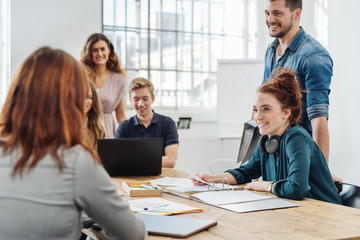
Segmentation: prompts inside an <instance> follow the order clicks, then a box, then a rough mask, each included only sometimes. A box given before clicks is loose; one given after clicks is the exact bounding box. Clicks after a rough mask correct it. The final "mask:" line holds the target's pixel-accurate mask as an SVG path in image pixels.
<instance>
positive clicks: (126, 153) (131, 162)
mask: <svg viewBox="0 0 360 240" xmlns="http://www.w3.org/2000/svg"><path fill="white" fill-rule="evenodd" d="M97 145H98V146H97V147H98V154H99V156H100V158H101V160H102V162H103V165H104V168H105V169H106V171H107V172H108V173H109V175H110V176H112V177H116V176H155V175H159V174H161V164H162V153H163V139H162V138H121V139H98V144H97Z"/></svg>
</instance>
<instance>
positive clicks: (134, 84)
mask: <svg viewBox="0 0 360 240" xmlns="http://www.w3.org/2000/svg"><path fill="white" fill-rule="evenodd" d="M140 88H148V89H149V91H150V94H151V97H152V98H154V97H155V94H154V85H153V84H152V82H151V81H150V80H149V79H146V78H142V77H139V78H135V79H134V80H132V81H131V83H130V86H129V96H131V91H133V90H136V89H140Z"/></svg>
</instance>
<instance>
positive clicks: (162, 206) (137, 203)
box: [128, 198, 203, 215]
mask: <svg viewBox="0 0 360 240" xmlns="http://www.w3.org/2000/svg"><path fill="white" fill-rule="evenodd" d="M128 203H129V205H130V209H131V210H133V211H134V212H138V213H144V214H155V215H172V214H179V213H187V212H201V211H203V209H202V208H196V207H192V206H189V205H185V204H182V203H177V202H173V201H169V200H166V199H163V198H145V199H144V198H142V199H137V200H132V201H128Z"/></svg>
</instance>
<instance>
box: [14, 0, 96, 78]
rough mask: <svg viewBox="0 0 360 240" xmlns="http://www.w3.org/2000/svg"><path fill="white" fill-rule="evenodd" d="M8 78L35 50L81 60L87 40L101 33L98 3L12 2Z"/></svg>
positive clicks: (66, 0)
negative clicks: (52, 50) (56, 51)
mask: <svg viewBox="0 0 360 240" xmlns="http://www.w3.org/2000/svg"><path fill="white" fill-rule="evenodd" d="M10 7H11V75H12V76H13V75H14V73H15V71H16V70H17V69H18V68H19V66H20V64H21V63H22V62H23V61H24V60H25V58H26V57H27V56H29V55H30V54H31V53H32V52H33V51H35V50H36V49H37V48H39V47H42V46H44V45H47V46H50V47H53V48H61V49H63V50H65V51H67V52H68V53H70V54H71V55H72V56H73V57H75V58H76V59H80V52H81V48H82V47H83V45H84V44H85V41H86V38H87V37H88V36H89V35H90V34H91V33H94V32H101V29H102V1H101V0H76V1H73V0H61V1H59V0H31V1H28V0H11V6H10Z"/></svg>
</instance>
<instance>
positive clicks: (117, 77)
mask: <svg viewBox="0 0 360 240" xmlns="http://www.w3.org/2000/svg"><path fill="white" fill-rule="evenodd" d="M81 62H82V63H83V64H84V65H85V66H86V67H87V68H88V72H89V77H90V80H91V81H92V82H93V83H94V84H95V86H96V88H97V90H98V95H99V98H100V101H101V104H102V106H103V111H104V117H103V118H104V124H105V130H106V137H107V138H113V137H114V134H115V131H116V124H115V121H114V117H113V112H115V116H116V120H117V122H118V123H121V122H123V121H124V120H126V119H127V117H126V115H125V110H126V106H125V80H126V73H125V70H124V69H123V68H121V66H120V60H119V58H118V56H117V55H116V52H115V49H114V45H113V44H112V42H111V41H110V40H109V39H108V38H107V37H106V36H105V35H103V34H101V33H94V34H91V35H90V36H89V37H88V39H87V40H86V43H85V45H84V47H83V49H82V52H81Z"/></svg>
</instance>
